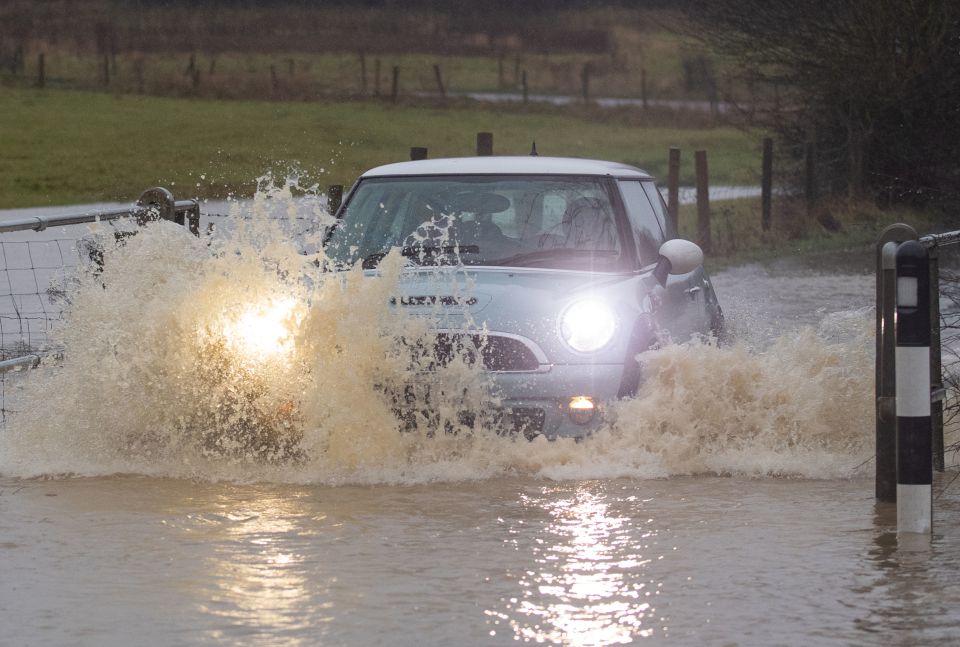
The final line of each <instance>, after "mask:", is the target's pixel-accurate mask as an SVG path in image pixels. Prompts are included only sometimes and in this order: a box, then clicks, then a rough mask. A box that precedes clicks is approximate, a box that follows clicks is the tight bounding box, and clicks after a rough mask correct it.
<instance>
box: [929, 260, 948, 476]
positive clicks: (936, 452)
mask: <svg viewBox="0 0 960 647" xmlns="http://www.w3.org/2000/svg"><path fill="white" fill-rule="evenodd" d="M928 252H929V255H930V389H931V394H932V400H931V407H932V409H931V411H930V420H931V424H932V425H933V468H934V469H935V470H937V471H938V472H942V471H943V470H944V455H943V454H944V449H943V395H944V390H943V366H942V364H941V358H940V255H939V253H938V252H937V248H936V247H931V248H929V250H928Z"/></svg>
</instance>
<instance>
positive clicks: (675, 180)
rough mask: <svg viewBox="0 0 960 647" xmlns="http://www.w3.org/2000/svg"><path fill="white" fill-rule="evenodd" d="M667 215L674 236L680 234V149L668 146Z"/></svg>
mask: <svg viewBox="0 0 960 647" xmlns="http://www.w3.org/2000/svg"><path fill="white" fill-rule="evenodd" d="M667 217H668V218H670V223H669V226H668V228H672V229H673V235H674V236H678V237H679V236H680V149H679V148H678V147H676V146H671V147H670V158H669V162H668V165H667Z"/></svg>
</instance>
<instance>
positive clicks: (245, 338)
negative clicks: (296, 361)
mask: <svg viewBox="0 0 960 647" xmlns="http://www.w3.org/2000/svg"><path fill="white" fill-rule="evenodd" d="M295 306H296V301H295V300H294V299H291V298H284V299H277V300H274V301H270V302H267V303H263V304H259V305H257V306H253V307H251V308H249V309H247V310H246V311H244V312H243V313H242V314H241V315H240V316H239V317H238V318H237V319H236V321H232V322H230V323H229V324H228V325H226V326H225V327H224V331H223V332H224V336H225V337H226V339H227V343H228V344H229V345H230V346H231V347H232V348H233V349H234V350H235V351H236V352H237V353H238V354H239V355H240V356H241V357H243V358H244V359H247V360H251V361H256V362H263V361H265V360H267V359H270V358H273V357H277V356H282V355H286V354H289V352H290V351H291V350H292V348H293V331H292V330H291V327H290V326H291V324H292V323H294V319H295V315H294V309H295Z"/></svg>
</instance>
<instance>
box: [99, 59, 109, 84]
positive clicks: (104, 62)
mask: <svg viewBox="0 0 960 647" xmlns="http://www.w3.org/2000/svg"><path fill="white" fill-rule="evenodd" d="M100 70H101V71H100V82H101V83H103V85H104V86H109V85H110V56H109V55H108V54H103V56H102V57H101V59H100Z"/></svg>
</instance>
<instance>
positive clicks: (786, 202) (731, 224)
mask: <svg viewBox="0 0 960 647" xmlns="http://www.w3.org/2000/svg"><path fill="white" fill-rule="evenodd" d="M710 213H711V219H710V233H711V239H712V247H711V251H710V253H709V254H707V257H708V262H707V265H708V267H709V268H710V269H714V270H716V269H722V268H724V267H729V266H734V265H739V264H742V263H745V262H750V261H758V260H764V259H770V258H776V257H780V256H802V255H808V254H816V253H820V252H837V251H842V250H853V249H865V248H869V247H871V246H873V245H874V244H875V243H876V240H877V237H878V236H879V235H880V232H881V231H883V228H884V227H886V226H887V225H890V224H893V223H897V222H902V223H906V224H908V225H910V226H912V227H913V228H914V229H916V230H917V231H918V232H921V233H927V232H931V231H939V230H942V229H943V226H944V221H943V220H942V218H938V217H937V215H936V214H935V213H933V212H930V211H920V210H917V209H911V208H908V207H904V206H901V207H896V208H892V209H880V208H878V207H877V206H876V205H875V204H873V203H871V202H867V201H849V200H845V199H832V200H828V201H823V202H822V203H821V204H820V205H819V206H818V208H817V210H816V213H815V214H813V216H812V217H808V216H807V214H806V206H805V203H804V201H803V199H802V198H787V197H780V196H778V197H776V198H775V199H774V202H773V209H772V218H771V220H772V222H771V227H770V230H769V231H764V230H763V228H762V227H761V224H760V199H759V198H745V199H739V200H722V201H721V200H717V201H714V202H712V203H711V205H710ZM679 219H680V236H681V237H683V238H687V239H688V240H693V241H697V242H701V241H700V240H699V236H698V233H697V208H696V205H681V207H680V214H679Z"/></svg>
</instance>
